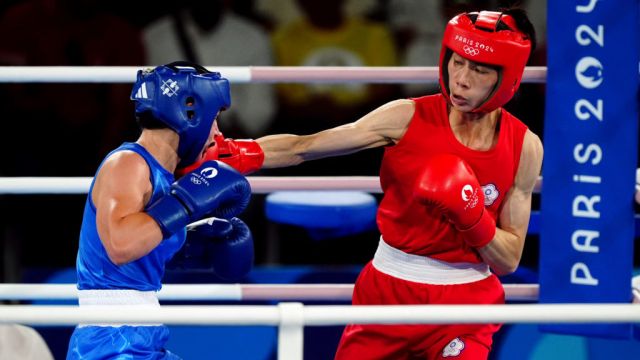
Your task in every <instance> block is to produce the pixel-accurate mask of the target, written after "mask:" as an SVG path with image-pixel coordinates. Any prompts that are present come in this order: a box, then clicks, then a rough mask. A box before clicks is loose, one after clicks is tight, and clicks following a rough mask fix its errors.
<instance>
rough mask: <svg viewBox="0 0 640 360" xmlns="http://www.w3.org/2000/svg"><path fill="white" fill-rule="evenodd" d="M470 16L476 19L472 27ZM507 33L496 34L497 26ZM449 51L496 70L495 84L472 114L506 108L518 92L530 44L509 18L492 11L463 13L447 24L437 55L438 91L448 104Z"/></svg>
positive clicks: (500, 31)
mask: <svg viewBox="0 0 640 360" xmlns="http://www.w3.org/2000/svg"><path fill="white" fill-rule="evenodd" d="M469 15H477V18H476V21H475V23H474V22H473V21H472V20H471V18H470V17H469ZM499 22H502V23H504V24H505V25H506V26H507V27H508V28H509V29H508V30H498V29H497V27H498V23H499ZM451 51H454V52H455V53H457V54H458V55H460V56H462V57H464V58H465V59H468V60H471V61H474V62H477V63H480V64H487V65H491V66H495V67H497V68H498V82H497V84H496V86H495V88H494V89H493V92H492V93H491V94H489V96H488V97H487V99H486V100H485V102H483V103H482V104H481V105H480V106H478V107H477V108H476V109H474V110H473V112H489V111H492V110H495V109H497V108H499V107H501V106H502V105H504V104H506V103H507V102H508V101H509V100H511V98H512V97H513V95H514V94H515V93H516V91H517V90H518V87H519V86H520V80H522V73H523V72H524V67H525V65H526V64H527V60H528V59H529V54H530V52H531V41H530V40H529V38H528V37H527V35H526V34H524V33H523V32H521V31H520V30H518V28H517V26H516V22H515V20H514V19H513V17H512V16H510V15H506V14H503V13H500V12H494V11H482V12H479V13H477V12H473V13H462V14H459V15H456V16H455V17H454V18H453V19H451V20H449V23H448V24H447V27H446V29H445V31H444V37H443V39H442V50H441V51H440V89H441V91H442V93H443V94H444V96H445V98H446V99H447V101H451V100H450V97H449V96H450V94H449V78H448V77H449V74H448V71H447V63H448V62H449V59H450V58H451Z"/></svg>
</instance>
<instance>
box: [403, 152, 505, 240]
mask: <svg viewBox="0 0 640 360" xmlns="http://www.w3.org/2000/svg"><path fill="white" fill-rule="evenodd" d="M416 196H417V197H418V198H419V199H420V200H421V201H422V202H424V203H426V204H429V205H431V206H435V207H437V208H438V209H440V210H441V211H442V212H443V213H444V214H445V216H446V217H447V218H448V219H449V221H451V222H452V223H453V224H454V225H455V227H456V229H458V230H459V231H461V232H462V233H463V236H464V239H465V241H466V242H467V244H469V245H470V246H472V247H483V246H485V245H487V244H488V243H489V242H491V240H493V237H494V235H495V233H496V222H495V220H494V219H493V218H492V217H491V215H490V214H489V212H488V211H485V208H484V193H483V191H482V187H481V186H480V183H479V182H478V179H477V178H476V176H475V174H474V173H473V170H472V169H471V166H469V164H467V163H466V162H465V161H464V160H462V159H461V158H459V157H458V156H455V155H452V154H437V155H434V156H433V157H431V158H430V159H429V160H428V165H427V167H426V168H425V169H424V170H423V171H422V174H420V177H419V178H418V183H417V188H416Z"/></svg>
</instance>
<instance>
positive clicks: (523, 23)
mask: <svg viewBox="0 0 640 360" xmlns="http://www.w3.org/2000/svg"><path fill="white" fill-rule="evenodd" d="M498 11H500V12H502V13H504V14H507V15H510V16H511V17H512V18H513V20H515V21H516V26H517V27H518V30H520V31H521V32H523V33H524V34H525V35H526V36H527V38H528V39H529V41H531V53H533V51H534V50H535V49H536V45H537V44H538V42H537V40H536V29H535V28H534V27H533V24H532V23H531V20H529V16H527V12H526V11H524V9H521V8H517V7H513V8H501V9H498ZM507 29H509V27H508V26H507V25H506V24H505V23H503V22H502V21H501V22H499V23H498V30H507Z"/></svg>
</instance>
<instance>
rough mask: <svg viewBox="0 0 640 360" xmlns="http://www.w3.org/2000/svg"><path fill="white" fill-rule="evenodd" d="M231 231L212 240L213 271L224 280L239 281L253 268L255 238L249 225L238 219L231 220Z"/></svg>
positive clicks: (221, 233) (219, 232)
mask: <svg viewBox="0 0 640 360" xmlns="http://www.w3.org/2000/svg"><path fill="white" fill-rule="evenodd" d="M229 222H230V223H231V225H232V227H231V231H229V232H226V233H225V232H221V231H218V235H216V236H214V237H213V238H212V240H213V241H212V243H211V245H212V246H211V250H210V251H211V253H210V254H211V261H212V265H213V271H214V272H215V273H216V275H218V276H219V277H220V278H222V279H224V280H231V281H235V280H239V279H241V278H243V277H245V276H246V275H247V274H248V273H249V271H251V268H252V267H253V236H252V235H251V230H249V227H248V226H247V224H245V223H244V222H243V221H242V220H240V219H238V218H232V219H231V220H229Z"/></svg>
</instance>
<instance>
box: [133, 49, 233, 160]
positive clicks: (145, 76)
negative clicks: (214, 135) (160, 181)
mask: <svg viewBox="0 0 640 360" xmlns="http://www.w3.org/2000/svg"><path fill="white" fill-rule="evenodd" d="M131 100H133V101H134V102H135V105H136V109H135V114H136V116H140V115H141V114H143V113H146V112H149V113H151V115H152V116H153V117H154V118H155V119H157V120H159V121H161V122H162V123H164V124H165V125H166V126H167V127H169V128H170V129H173V130H174V131H175V132H176V133H178V135H179V136H180V143H179V145H178V156H179V157H180V164H179V166H181V167H183V166H187V165H191V164H192V163H194V162H195V161H196V160H197V159H198V156H199V155H200V153H202V150H203V149H204V146H205V143H206V142H207V139H208V137H209V133H210V132H211V126H213V122H214V121H215V117H216V114H217V113H218V111H220V110H221V109H227V108H229V106H231V94H230V93H229V81H228V80H227V79H225V78H223V77H221V76H220V73H217V72H210V71H208V70H207V69H205V68H204V67H202V66H200V65H197V64H193V63H190V62H186V61H176V62H172V63H170V64H167V65H162V66H158V67H156V68H155V69H153V70H150V69H147V70H144V71H143V70H139V71H138V76H137V79H136V82H135V84H134V85H133V90H132V91H131Z"/></svg>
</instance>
